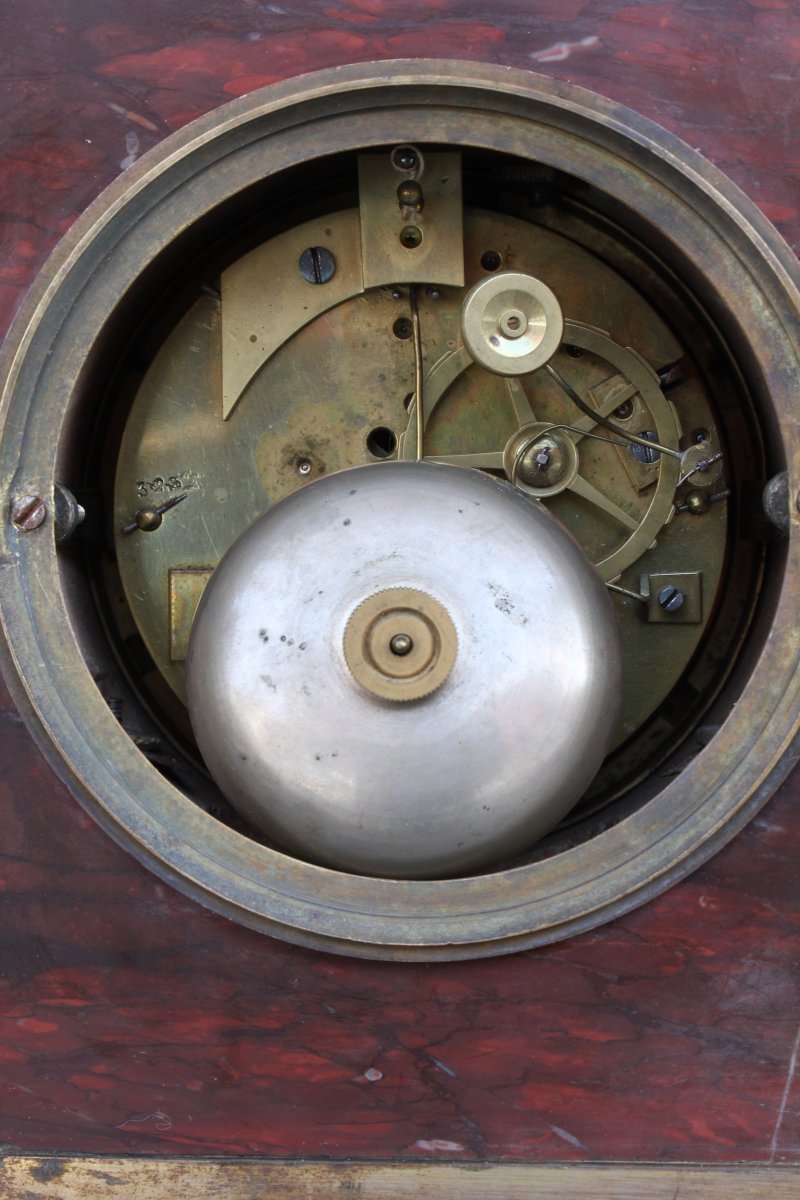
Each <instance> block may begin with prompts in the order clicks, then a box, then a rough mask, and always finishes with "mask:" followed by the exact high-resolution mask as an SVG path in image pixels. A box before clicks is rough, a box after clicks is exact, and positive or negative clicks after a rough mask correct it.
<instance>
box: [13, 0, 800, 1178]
mask: <svg viewBox="0 0 800 1200" xmlns="http://www.w3.org/2000/svg"><path fill="white" fill-rule="evenodd" d="M423 54H424V55H428V56H438V57H454V58H472V59H484V60H488V61H494V62H501V63H507V64H509V65H514V66H518V67H528V68H531V69H534V70H538V71H542V72H544V73H546V74H549V75H554V76H557V77H558V78H561V79H566V80H570V81H573V82H577V83H580V84H582V85H583V86H586V87H589V88H593V89H595V90H597V91H600V92H602V93H604V94H606V95H609V96H612V97H613V98H615V99H618V100H621V101H623V102H625V103H627V104H629V105H631V106H632V107H634V108H637V109H638V110H639V111H641V112H642V113H644V114H645V115H646V116H649V117H652V118H654V119H655V120H657V121H660V122H661V123H662V124H663V125H665V126H667V127H668V128H669V129H671V130H672V131H674V132H676V133H678V134H679V135H681V136H682V137H684V138H685V139H686V140H687V141H688V142H689V143H690V144H691V145H692V146H695V147H697V148H698V149H700V150H701V151H703V152H704V153H705V154H706V155H707V156H708V157H709V158H711V159H712V160H713V161H714V162H716V163H717V164H718V165H719V166H720V167H722V168H723V169H724V170H725V171H726V172H727V173H728V174H730V175H731V176H732V177H733V178H734V179H735V180H736V181H737V182H738V183H739V184H740V186H742V187H743V188H744V190H745V191H746V192H747V193H748V194H749V195H750V196H751V197H752V198H753V199H754V200H755V201H756V202H757V203H758V204H759V205H760V206H761V208H762V209H763V210H764V212H765V213H766V214H767V215H768V216H769V217H770V218H771V219H772V220H773V221H774V222H775V223H776V224H777V226H778V227H779V229H780V230H781V232H782V233H783V235H784V236H785V237H786V238H787V240H788V241H789V242H790V244H792V245H793V246H795V247H797V246H798V245H800V183H799V182H798V172H799V171H800V152H799V150H800V147H798V140H799V137H800V134H799V133H798V131H800V121H799V120H798V115H799V110H800V100H799V99H798V93H799V89H798V64H799V63H800V15H798V10H797V5H796V4H795V3H794V2H793V0H728V2H725V0H703V2H690V0H682V2H681V3H638V4H631V5H624V4H619V3H612V2H611V0H542V2H540V3H535V4H534V3H530V2H529V0H525V2H523V0H507V3H505V4H504V5H503V7H502V11H494V10H491V9H488V8H486V7H485V6H479V5H478V4H477V3H474V2H472V0H409V2H408V3H406V4H405V5H404V6H403V7H402V9H398V8H397V6H394V5H390V4H388V3H387V2H386V0H349V3H346V4H345V3H335V2H334V0H332V2H327V0H297V2H292V0H283V3H275V4H271V3H270V4H266V3H261V2H260V0H227V2H226V3H225V4H222V3H220V2H218V0H217V2H209V0H200V2H199V3H193V4H191V5H190V4H188V3H186V2H185V0H176V2H175V3H173V4H171V5H169V6H167V5H164V4H162V3H161V2H160V0H138V2H137V3H135V4H133V3H130V2H128V3H126V4H123V3H121V2H120V0H108V2H106V3H104V4H102V5H101V4H100V3H99V2H98V0H70V3H65V2H64V0H28V2H27V3H26V4H25V5H24V6H22V5H6V6H4V7H3V9H2V10H0V81H2V87H0V330H4V329H5V328H6V326H7V324H8V322H9V321H10V319H11V316H12V314H13V312H14V310H15V308H16V306H17V305H18V303H19V300H20V298H21V296H22V295H23V294H24V291H25V288H26V286H27V285H28V283H29V282H30V281H31V279H32V278H33V277H34V276H35V274H36V272H37V271H38V269H39V268H40V267H41V265H42V264H43V262H44V260H45V258H46V256H47V254H48V252H49V250H50V249H51V247H52V246H53V245H54V244H55V242H56V241H57V240H58V238H59V236H60V235H61V234H62V233H63V232H64V231H65V230H66V229H67V228H68V226H69V225H70V223H71V221H72V220H73V219H74V218H75V216H76V215H77V214H78V213H80V212H81V211H82V210H83V208H84V207H85V206H86V205H87V204H88V203H89V201H91V200H92V199H93V198H94V197H95V196H96V195H97V194H98V192H99V191H100V190H101V189H102V187H103V186H104V185H105V184H106V183H108V182H109V181H110V180H111V179H113V178H114V177H115V176H116V175H117V174H118V173H119V172H120V171H121V170H123V169H124V168H125V167H126V166H128V165H130V164H131V163H132V162H134V161H135V160H136V159H137V158H138V156H139V155H141V154H142V153H143V152H144V151H145V150H147V149H148V148H150V147H151V146H153V145H155V144H156V143H158V142H159V141H160V140H161V139H162V138H163V137H164V136H165V135H166V134H167V133H169V132H170V131H171V130H173V129H176V128H178V127H180V126H181V125H183V124H185V123H186V122H187V121H189V120H191V119H192V118H193V117H195V116H197V115H199V114H201V113H203V112H206V111H208V110H210V109H212V108H214V107H215V106H217V105H218V104H221V103H223V102H224V101H225V100H228V99H230V98H232V97H234V96H239V95H243V94H245V93H247V92H248V91H250V90H252V89H254V88H257V87H260V86H262V85H264V84H267V83H269V82H271V81H273V80H277V79H282V78H285V77H288V76H291V75H295V74H297V73H300V72H303V71H307V70H311V69H315V68H319V67H324V66H329V65H334V64H339V63H345V62H352V61H356V60H366V59H372V58H386V57H395V56H401V55H408V56H418V55H423ZM798 799H800V774H797V773H796V774H795V775H794V777H793V778H791V779H790V780H789V782H788V783H787V784H786V785H784V787H783V788H782V790H781V791H780V792H779V794H778V795H777V796H776V797H775V798H774V799H773V800H772V801H771V802H770V804H769V805H768V807H767V808H766V809H765V810H764V812H763V813H762V815H761V816H760V817H759V818H757V819H756V820H755V821H754V822H753V823H752V825H751V826H750V827H749V828H748V829H747V830H746V831H745V832H744V833H743V834H741V835H740V836H739V837H738V838H737V839H736V840H735V841H734V842H733V843H732V844H731V845H730V846H729V847H727V848H726V849H725V850H724V851H723V852H722V853H721V854H720V855H718V856H717V857H716V858H715V859H714V860H713V862H711V863H710V864H708V865H706V866H705V867H704V868H702V869H701V870H700V871H698V872H697V873H696V874H695V875H693V876H692V877H691V878H690V879H689V880H687V881H685V882H684V883H682V884H680V885H679V886H677V887H675V888H673V889H672V891H670V892H669V893H668V894H667V895H665V896H663V897H661V898H660V899H658V900H656V901H654V902H652V903H650V904H649V905H648V906H646V907H645V908H643V909H641V910H639V911H637V912H636V913H633V914H632V915H630V916H628V917H626V918H625V919H623V920H620V921H617V922H615V923H613V924H611V925H608V926H606V927H605V928H603V929H601V930H598V931H596V932H594V933H592V934H588V935H584V936H582V937H579V938H576V939H573V940H571V941H568V942H564V943H562V944H560V945H557V946H553V947H549V948H545V949H542V950H538V951H531V952H528V953H525V954H520V955H516V956H514V957H512V958H506V959H498V960H491V961H487V962H477V963H467V964H463V963H462V964H449V965H435V966H434V965H430V966H416V965H415V966H408V965H396V964H377V963H361V962H357V961H352V960H344V959H337V958H334V957H331V956H327V955H321V954H314V953H311V952H308V951H304V950H300V949H296V948H292V947H290V946H286V945H283V944H281V943H278V942H275V941H272V940H270V939H267V938H264V937H261V936H259V935H258V934H255V933H252V932H250V931H248V930H245V929H241V928H239V927H237V926H235V925H233V924H231V923H229V922H227V921H225V920H223V919H222V918H219V917H217V916H215V915H213V914H211V913H208V912H206V911H205V910H203V909H202V908H200V907H198V906H197V905H195V904H193V903H192V902H190V901H188V900H186V899H184V898H183V897H181V896H180V895H178V894H177V893H176V892H174V891H172V890H171V889H169V888H168V887H166V886H164V885H162V884H161V883H159V881H158V880H157V879H156V878H155V877H154V876H152V875H150V874H149V873H148V872H146V871H145V870H144V869H143V868H141V867H140V866H139V865H138V864H136V863H135V862H134V861H133V860H132V859H131V858H130V857H128V856H127V855H126V854H125V853H124V852H123V851H122V850H120V849H118V848H117V847H116V846H115V845H114V844H113V843H112V842H111V841H110V840H109V839H108V838H107V837H106V836H105V835H104V834H103V833H101V832H100V830H99V829H98V828H97V827H96V826H95V825H94V824H93V823H92V821H91V820H90V818H89V817H87V816H86V815H85V814H84V813H83V811H82V810H81V809H80V808H79V806H78V805H77V804H76V803H75V802H74V801H73V800H72V799H71V797H70V796H69V794H68V793H67V791H66V790H65V788H64V787H63V786H62V785H61V784H60V783H59V782H58V781H57V780H56V779H55V777H54V776H53V775H52V773H51V771H50V770H49V768H48V767H47V765H46V764H45V762H44V760H43V759H42V757H41V756H40V754H39V753H38V751H37V750H36V749H35V748H34V746H33V744H32V742H31V741H30V739H29V737H28V735H27V733H26V732H25V730H24V728H23V726H22V724H21V722H20V719H19V717H18V715H17V714H16V712H15V711H14V708H13V705H12V704H11V702H10V701H9V700H8V698H7V697H4V698H3V700H2V702H0V802H1V803H2V815H3V820H2V837H1V838H0V905H2V917H0V972H1V974H0V1141H2V1143H3V1144H4V1145H5V1146H7V1147H16V1148H20V1149H22V1150H25V1151H53V1150H55V1151H68V1152H107V1153H108V1152H115V1153H145V1154H164V1153H173V1154H174V1153H178V1154H189V1155H208V1154H235V1155H240V1154H265V1155H273V1156H290V1157H293V1156H303V1157H331V1158H346V1157H363V1158H375V1159H377V1158H388V1157H400V1158H419V1159H425V1160H427V1159H454V1160H463V1159H467V1160H478V1159H484V1158H489V1159H509V1160H537V1161H539V1160H552V1161H569V1160H581V1159H594V1160H613V1159H635V1160H645V1159H647V1160H657V1161H685V1160H694V1161H700V1162H733V1161H740V1160H748V1161H754V1162H797V1161H799V1160H800V1083H798V1081H797V1078H796V1066H797V1058H798V1047H799V1046H800V968H799V967H798V960H799V959H800V883H798V878H797V863H798V856H799V855H798V852H799V851H800V829H798V823H797V820H796V812H797V804H798Z"/></svg>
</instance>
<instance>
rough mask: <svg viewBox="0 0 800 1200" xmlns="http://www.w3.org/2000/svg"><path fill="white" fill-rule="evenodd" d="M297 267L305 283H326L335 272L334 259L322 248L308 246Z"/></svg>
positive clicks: (328, 251)
mask: <svg viewBox="0 0 800 1200" xmlns="http://www.w3.org/2000/svg"><path fill="white" fill-rule="evenodd" d="M297 266H298V269H299V271H300V274H301V275H302V276H303V279H305V281H306V283H328V281H329V280H331V279H333V276H334V272H335V271H336V259H335V258H334V257H333V255H332V254H331V252H330V250H326V249H325V247H324V246H309V247H308V249H307V250H304V251H303V253H302V254H301V255H300V258H299V261H298V263H297Z"/></svg>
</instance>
